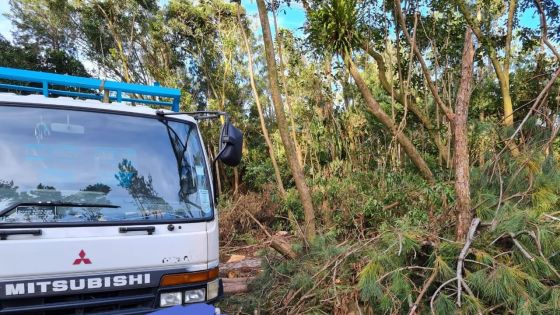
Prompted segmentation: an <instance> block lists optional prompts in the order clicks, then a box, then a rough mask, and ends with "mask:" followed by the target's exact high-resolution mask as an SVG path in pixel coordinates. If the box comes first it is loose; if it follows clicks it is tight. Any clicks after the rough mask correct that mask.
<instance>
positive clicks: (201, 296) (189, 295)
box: [185, 289, 206, 303]
mask: <svg viewBox="0 0 560 315" xmlns="http://www.w3.org/2000/svg"><path fill="white" fill-rule="evenodd" d="M205 300H206V289H196V290H188V291H185V303H197V302H204V301H205Z"/></svg>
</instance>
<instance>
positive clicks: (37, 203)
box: [0, 201, 121, 217]
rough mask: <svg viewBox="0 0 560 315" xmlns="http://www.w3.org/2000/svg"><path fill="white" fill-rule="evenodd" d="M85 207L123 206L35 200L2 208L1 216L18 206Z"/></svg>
mask: <svg viewBox="0 0 560 315" xmlns="http://www.w3.org/2000/svg"><path fill="white" fill-rule="evenodd" d="M37 206H47V207H83V208H115V209H116V208H120V207H121V206H117V205H110V204H100V203H81V202H67V201H35V202H29V201H26V202H17V203H15V204H13V205H11V206H9V207H7V208H5V209H2V210H0V217H1V216H3V215H5V214H6V213H9V212H10V211H12V210H14V209H16V208H18V207H37Z"/></svg>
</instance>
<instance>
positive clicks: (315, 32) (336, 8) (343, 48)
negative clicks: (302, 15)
mask: <svg viewBox="0 0 560 315" xmlns="http://www.w3.org/2000/svg"><path fill="white" fill-rule="evenodd" d="M308 19H309V23H308V29H307V33H308V34H309V35H308V40H309V41H310V42H311V43H312V44H313V45H314V46H315V47H316V49H317V50H318V51H320V52H321V53H324V52H330V53H337V54H341V55H348V54H351V53H352V50H353V49H354V48H356V47H359V46H360V45H361V43H362V42H363V35H362V33H361V31H360V29H359V20H360V17H359V8H358V1H356V0H328V1H324V2H323V3H322V4H321V6H320V7H319V8H318V9H316V10H314V11H313V12H311V13H310V14H309V16H308Z"/></svg>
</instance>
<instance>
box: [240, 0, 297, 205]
mask: <svg viewBox="0 0 560 315" xmlns="http://www.w3.org/2000/svg"><path fill="white" fill-rule="evenodd" d="M240 11H241V4H239V3H238V4H237V22H238V24H239V28H240V30H241V35H242V36H243V42H244V44H245V51H246V52H247V58H248V59H249V65H248V68H249V79H250V82H251V89H252V90H253V97H254V98H255V104H256V105H257V110H258V112H259V121H260V123H261V130H262V133H263V137H264V141H265V142H266V146H267V148H268V154H269V156H270V161H271V162H272V168H273V169H274V177H275V178H276V186H277V188H278V192H279V193H280V194H281V195H282V197H284V196H285V195H286V190H285V189H284V184H283V183H282V176H281V175H280V168H279V167H278V163H277V162H276V155H275V154H274V146H273V145H272V141H271V140H270V137H269V134H268V128H267V127H266V122H265V120H264V113H263V110H262V107H261V101H260V99H259V92H258V91H257V85H256V84H255V72H254V70H253V52H252V51H251V46H250V45H249V39H248V38H247V34H246V33H245V26H244V25H243V23H242V22H241V12H240Z"/></svg>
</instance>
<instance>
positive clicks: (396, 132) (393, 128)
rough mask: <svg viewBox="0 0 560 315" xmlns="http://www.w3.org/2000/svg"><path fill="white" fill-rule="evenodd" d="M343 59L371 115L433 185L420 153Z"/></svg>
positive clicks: (432, 178)
mask: <svg viewBox="0 0 560 315" xmlns="http://www.w3.org/2000/svg"><path fill="white" fill-rule="evenodd" d="M344 59H345V60H346V64H347V66H348V70H349V71H350V75H352V78H354V81H355V82H356V85H357V86H358V89H359V90H360V93H361V94H362V96H363V97H364V99H365V101H366V103H367V104H368V106H369V109H370V111H371V112H372V113H373V115H374V116H375V118H377V120H379V122H381V123H382V124H383V125H384V126H385V127H387V129H389V131H390V132H391V134H393V136H394V137H395V138H396V139H397V141H398V142H399V144H400V145H401V146H402V148H403V149H404V151H405V152H406V154H407V155H408V157H409V158H410V160H411V161H412V163H413V164H414V165H415V166H416V168H417V169H418V170H419V171H420V173H421V174H422V176H423V177H424V178H425V179H426V180H427V181H428V182H430V183H433V182H434V175H433V174H432V171H431V170H430V168H429V167H428V164H426V161H424V159H423V158H422V156H421V155H420V153H418V150H416V147H415V146H414V145H413V144H412V142H411V141H410V139H408V137H407V136H406V135H405V134H404V133H403V132H402V131H401V130H400V129H399V127H398V126H397V125H396V124H395V122H394V121H393V119H391V117H389V116H388V115H387V114H386V113H385V112H384V111H383V110H382V109H381V107H380V106H379V103H377V101H376V100H375V99H374V98H373V95H372V94H371V91H370V90H369V88H368V86H367V84H366V82H365V81H364V79H363V78H362V76H361V75H360V73H359V72H358V68H356V65H355V64H354V62H352V60H351V59H350V58H348V57H347V56H345V57H344Z"/></svg>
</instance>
